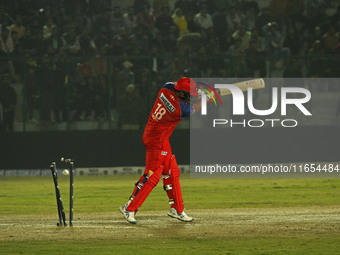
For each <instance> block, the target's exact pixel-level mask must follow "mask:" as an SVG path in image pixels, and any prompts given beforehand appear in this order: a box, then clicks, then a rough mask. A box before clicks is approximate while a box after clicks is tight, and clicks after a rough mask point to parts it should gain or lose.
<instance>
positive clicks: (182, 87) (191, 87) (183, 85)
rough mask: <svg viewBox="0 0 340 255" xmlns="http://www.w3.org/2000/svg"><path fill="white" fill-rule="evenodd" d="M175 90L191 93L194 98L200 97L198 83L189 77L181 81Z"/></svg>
mask: <svg viewBox="0 0 340 255" xmlns="http://www.w3.org/2000/svg"><path fill="white" fill-rule="evenodd" d="M175 90H178V91H183V92H186V93H189V94H190V96H192V97H198V92H197V85H196V82H195V81H194V80H192V79H190V78H188V77H184V78H181V79H179V80H178V81H177V83H176V85H175Z"/></svg>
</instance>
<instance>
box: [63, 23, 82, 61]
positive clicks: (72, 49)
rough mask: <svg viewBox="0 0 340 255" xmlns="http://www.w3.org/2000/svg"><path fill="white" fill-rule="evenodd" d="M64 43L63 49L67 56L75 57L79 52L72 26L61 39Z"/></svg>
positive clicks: (76, 37)
mask: <svg viewBox="0 0 340 255" xmlns="http://www.w3.org/2000/svg"><path fill="white" fill-rule="evenodd" d="M61 39H62V40H63V43H64V48H65V49H66V51H67V52H68V54H71V55H76V54H77V53H78V51H79V50H80V44H79V40H78V39H79V38H78V36H77V34H76V30H75V28H74V27H73V26H69V27H68V30H67V32H66V33H65V34H63V36H62V37H61Z"/></svg>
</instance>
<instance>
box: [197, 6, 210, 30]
mask: <svg viewBox="0 0 340 255" xmlns="http://www.w3.org/2000/svg"><path fill="white" fill-rule="evenodd" d="M194 21H195V23H196V25H197V26H198V27H199V28H203V29H208V28H210V27H212V26H213V23H212V20H211V17H210V14H209V13H208V11H207V7H206V6H202V7H201V11H200V12H199V13H197V14H196V15H195V18H194Z"/></svg>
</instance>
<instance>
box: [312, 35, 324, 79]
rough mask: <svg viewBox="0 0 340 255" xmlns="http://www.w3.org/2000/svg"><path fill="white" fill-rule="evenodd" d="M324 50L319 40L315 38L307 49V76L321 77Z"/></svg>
mask: <svg viewBox="0 0 340 255" xmlns="http://www.w3.org/2000/svg"><path fill="white" fill-rule="evenodd" d="M323 53H324V50H323V48H322V44H321V42H320V41H318V40H316V41H315V42H314V43H313V44H312V47H311V48H310V49H309V50H308V55H309V56H310V58H309V66H308V76H311V77H313V78H317V77H322V76H323V70H324V68H325V62H326V59H325V58H324V57H322V54H323Z"/></svg>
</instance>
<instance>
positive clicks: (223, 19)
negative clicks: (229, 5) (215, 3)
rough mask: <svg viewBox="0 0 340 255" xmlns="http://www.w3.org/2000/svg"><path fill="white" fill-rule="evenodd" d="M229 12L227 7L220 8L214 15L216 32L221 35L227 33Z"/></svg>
mask: <svg viewBox="0 0 340 255" xmlns="http://www.w3.org/2000/svg"><path fill="white" fill-rule="evenodd" d="M227 17H228V12H227V9H226V8H223V9H221V10H219V11H218V12H217V13H215V14H214V15H213V16H212V20H213V26H214V29H215V31H216V33H217V34H218V35H219V36H220V37H221V36H224V35H225V34H226V33H227V30H228V23H227Z"/></svg>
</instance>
